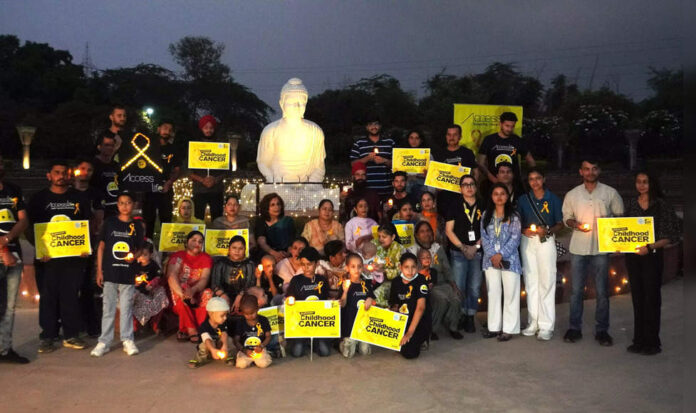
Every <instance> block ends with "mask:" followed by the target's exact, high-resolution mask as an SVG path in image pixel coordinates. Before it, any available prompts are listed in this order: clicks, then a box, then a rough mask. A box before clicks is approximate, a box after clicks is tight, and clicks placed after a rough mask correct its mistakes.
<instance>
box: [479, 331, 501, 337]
mask: <svg viewBox="0 0 696 413" xmlns="http://www.w3.org/2000/svg"><path fill="white" fill-rule="evenodd" d="M481 335H482V336H483V338H494V337H498V336H499V335H500V331H484V332H483V333H482V334H481Z"/></svg>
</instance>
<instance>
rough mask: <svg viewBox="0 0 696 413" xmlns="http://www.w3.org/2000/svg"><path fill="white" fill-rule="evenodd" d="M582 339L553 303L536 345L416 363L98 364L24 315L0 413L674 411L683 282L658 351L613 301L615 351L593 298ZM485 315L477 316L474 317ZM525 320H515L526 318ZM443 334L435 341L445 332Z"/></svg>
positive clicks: (670, 296) (666, 313)
mask: <svg viewBox="0 0 696 413" xmlns="http://www.w3.org/2000/svg"><path fill="white" fill-rule="evenodd" d="M585 308H586V312H585V321H586V328H585V339H584V340H582V341H581V342H579V343H576V344H566V343H563V341H562V339H561V337H560V335H561V334H562V333H563V331H565V328H566V327H567V315H568V304H561V305H559V306H558V313H559V315H560V317H559V323H558V326H557V329H558V330H557V331H558V332H559V333H558V334H559V336H556V337H554V339H553V340H552V341H551V342H548V343H541V342H537V341H536V340H534V339H531V338H527V337H522V336H520V337H515V338H514V339H513V340H512V341H510V342H508V343H498V342H496V341H490V340H484V339H482V338H481V336H480V334H475V335H467V336H466V337H465V339H464V340H463V341H462V342H454V341H453V340H451V339H449V338H448V337H447V338H445V337H443V338H442V339H441V340H440V341H438V342H435V343H434V344H432V346H431V349H430V350H429V351H427V352H425V353H423V355H422V356H421V358H420V359H418V360H413V361H407V360H404V359H402V358H401V357H400V356H399V355H398V354H395V353H392V352H389V351H386V350H378V351H377V352H376V353H375V354H373V355H372V356H369V357H361V356H356V358H355V359H353V360H345V359H343V358H342V357H341V356H339V355H337V354H333V355H332V356H331V357H328V358H324V359H319V358H315V359H314V361H313V362H310V361H309V359H308V358H306V359H300V360H295V359H283V360H280V361H278V362H277V363H275V364H273V365H272V366H271V367H269V368H268V369H267V370H261V369H258V368H251V369H247V370H237V369H235V368H229V367H225V366H224V365H207V366H204V367H202V368H200V369H198V370H190V369H189V368H187V367H186V365H185V361H186V360H188V359H189V358H190V357H191V356H192V352H193V348H192V345H190V344H181V343H178V342H176V340H174V338H173V337H169V338H167V339H159V338H155V337H148V338H145V339H142V340H141V341H139V342H138V346H139V347H140V349H141V351H142V353H141V354H140V355H138V356H135V357H128V356H126V355H125V354H124V353H123V352H122V351H121V350H120V347H118V348H115V349H114V350H115V351H112V352H111V353H109V354H107V355H106V356H105V357H104V358H102V359H93V358H90V357H89V354H88V350H84V351H76V350H70V349H60V350H58V351H56V352H54V353H52V354H47V355H41V356H39V355H37V354H36V348H37V346H38V340H37V338H36V336H37V334H38V327H37V312H36V310H35V309H21V310H19V313H18V315H17V323H16V328H15V331H16V333H15V338H16V340H15V343H16V348H17V349H18V350H19V351H20V352H21V353H22V354H29V355H31V358H32V363H31V364H29V365H27V366H10V365H0V387H1V388H2V391H1V392H0V406H1V407H0V411H7V412H24V411H42V412H43V411H56V412H59V411H72V412H86V411H119V412H120V411H134V412H158V411H182V410H183V409H188V410H190V411H196V412H216V411H244V412H264V411H272V410H275V411H282V412H295V411H338V412H342V411H370V412H391V411H394V412H397V411H398V412H404V411H407V412H410V411H465V410H470V411H476V412H487V411H492V412H500V411H506V412H526V411H535V412H547V411H548V412H552V411H553V412H555V411H573V412H574V411H578V412H580V411H583V412H628V411H630V412H655V411H661V412H667V411H679V410H681V403H682V380H683V368H682V365H683V361H684V360H683V344H682V343H683V321H684V320H683V281H682V279H678V280H676V281H673V282H671V283H670V284H668V285H666V286H665V287H664V289H663V316H662V321H663V324H662V325H663V327H662V341H663V343H664V347H663V353H662V354H660V355H657V356H654V357H645V356H637V355H632V354H629V353H627V352H626V350H625V348H626V346H627V345H628V344H629V342H630V337H631V330H632V307H631V302H630V296H627V295H622V296H616V297H613V298H612V299H611V322H612V327H611V333H612V334H613V336H614V339H615V345H614V347H611V348H603V347H600V346H599V345H598V344H596V342H595V341H594V340H593V339H592V334H591V328H592V321H591V320H592V319H593V317H594V301H587V302H586V303H585ZM484 316H485V314H479V320H483V319H484ZM523 316H524V315H523ZM444 335H445V334H441V336H444Z"/></svg>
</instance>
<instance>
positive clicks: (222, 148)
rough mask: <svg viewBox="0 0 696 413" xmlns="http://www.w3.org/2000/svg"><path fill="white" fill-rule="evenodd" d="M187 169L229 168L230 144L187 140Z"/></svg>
mask: <svg viewBox="0 0 696 413" xmlns="http://www.w3.org/2000/svg"><path fill="white" fill-rule="evenodd" d="M188 167H189V169H225V170H229V169H230V144H229V143H224V142H189V156H188Z"/></svg>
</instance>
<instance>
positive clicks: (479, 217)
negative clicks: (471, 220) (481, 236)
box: [476, 209, 481, 220]
mask: <svg viewBox="0 0 696 413" xmlns="http://www.w3.org/2000/svg"><path fill="white" fill-rule="evenodd" d="M476 219H478V220H481V210H480V209H477V210H476Z"/></svg>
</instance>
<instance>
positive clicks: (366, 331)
mask: <svg viewBox="0 0 696 413" xmlns="http://www.w3.org/2000/svg"><path fill="white" fill-rule="evenodd" d="M358 306H359V308H358V314H357V315H356V316H355V322H354V323H353V329H352V330H351V332H350V338H352V339H353V340H359V341H364V342H365V343H369V344H373V345H375V346H379V347H384V348H387V349H389V350H394V351H399V350H401V345H400V343H401V339H402V338H403V337H404V333H405V332H406V322H407V321H408V316H407V315H405V314H401V313H396V312H394V311H389V310H387V309H384V308H379V307H377V306H374V305H373V306H372V307H370V309H369V310H367V311H365V306H364V305H363V301H362V300H360V301H359V302H358Z"/></svg>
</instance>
